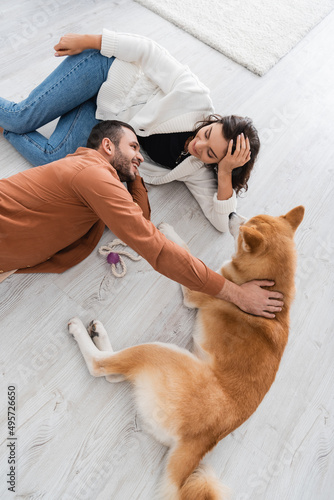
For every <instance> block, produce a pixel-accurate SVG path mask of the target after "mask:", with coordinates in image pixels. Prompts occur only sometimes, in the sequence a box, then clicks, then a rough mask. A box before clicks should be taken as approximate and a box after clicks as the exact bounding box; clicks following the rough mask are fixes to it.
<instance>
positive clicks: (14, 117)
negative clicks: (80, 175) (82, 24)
mask: <svg viewBox="0 0 334 500" xmlns="http://www.w3.org/2000/svg"><path fill="white" fill-rule="evenodd" d="M113 61H114V58H113V57H111V58H108V57H104V56H102V55H101V54H100V52H99V51H98V50H85V51H84V52H82V53H81V54H78V55H76V56H69V57H66V59H64V60H63V61H62V63H61V64H60V65H59V66H58V67H57V68H56V69H55V70H54V71H53V72H52V73H51V75H50V76H48V77H47V78H46V79H45V80H44V82H43V83H41V84H40V85H39V86H38V87H37V88H35V90H33V91H32V92H31V93H30V95H29V96H28V97H27V99H24V100H23V101H21V102H19V103H14V102H11V101H7V100H6V99H2V98H0V126H1V127H3V128H4V137H5V138H6V139H7V140H8V141H9V142H10V143H11V144H12V145H13V146H14V147H15V148H16V149H17V150H18V151H19V152H20V153H21V154H22V155H23V156H24V157H25V158H26V159H27V160H28V161H29V162H30V163H32V165H34V166H37V165H44V164H45V163H50V162H52V161H55V160H59V159H60V158H63V157H64V156H66V155H67V154H69V153H74V152H75V150H76V149H77V148H78V147H80V146H86V143H87V139H88V137H89V134H90V131H91V130H92V128H93V127H94V125H96V124H97V123H99V120H97V119H96V118H95V112H96V95H97V93H98V91H99V90H100V87H101V85H102V84H103V82H105V81H106V79H107V76H108V71H109V68H110V66H111V64H112V62H113ZM58 117H60V119H59V121H58V124H57V126H56V129H55V131H54V132H53V134H52V135H51V137H50V139H47V138H46V137H44V136H43V135H42V134H40V133H39V132H36V129H38V128H39V127H42V126H43V125H45V124H46V123H49V122H51V121H52V120H55V119H56V118H58Z"/></svg>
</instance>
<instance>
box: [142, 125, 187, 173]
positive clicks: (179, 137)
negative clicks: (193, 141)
mask: <svg viewBox="0 0 334 500" xmlns="http://www.w3.org/2000/svg"><path fill="white" fill-rule="evenodd" d="M192 135H193V132H174V133H172V134H154V135H150V136H149V137H140V136H138V141H139V144H140V145H141V146H142V148H143V149H144V150H145V151H146V153H147V154H148V155H149V157H150V158H151V160H153V161H155V162H157V163H160V165H162V166H163V167H166V168H170V169H173V168H175V167H176V165H178V164H179V163H181V161H182V160H184V159H185V158H186V157H187V156H190V154H189V153H187V154H184V155H182V156H181V153H182V152H183V151H184V146H185V143H186V141H187V139H189V137H191V136H192Z"/></svg>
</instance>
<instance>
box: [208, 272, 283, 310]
mask: <svg viewBox="0 0 334 500" xmlns="http://www.w3.org/2000/svg"><path fill="white" fill-rule="evenodd" d="M274 284H275V282H274V281H267V280H253V281H248V282H247V283H244V284H242V285H240V286H238V285H236V284H235V283H232V282H231V281H229V280H226V281H225V284H224V286H223V288H222V290H221V291H220V292H219V294H218V295H217V298H219V299H223V300H227V301H228V302H232V303H233V304H235V305H236V306H238V307H239V308H240V309H241V310H242V311H244V312H246V313H249V314H254V315H255V316H263V317H264V318H275V314H274V313H276V312H280V311H281V310H282V307H283V305H284V303H283V300H282V299H283V295H282V294H281V293H280V292H274V291H271V290H264V289H263V288H261V287H263V286H273V285H274Z"/></svg>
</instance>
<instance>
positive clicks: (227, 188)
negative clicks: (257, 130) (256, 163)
mask: <svg viewBox="0 0 334 500" xmlns="http://www.w3.org/2000/svg"><path fill="white" fill-rule="evenodd" d="M232 147H233V140H230V142H229V145H228V149H227V153H226V155H225V156H224V158H222V159H221V160H220V162H219V163H218V190H217V199H218V200H228V199H229V198H231V196H232V194H233V187H232V172H233V170H234V169H235V168H238V167H242V166H243V165H245V163H247V162H248V161H249V160H250V157H251V153H250V143H249V139H248V137H247V138H246V139H245V136H244V134H241V135H238V137H237V141H236V147H235V151H234V153H233V154H232Z"/></svg>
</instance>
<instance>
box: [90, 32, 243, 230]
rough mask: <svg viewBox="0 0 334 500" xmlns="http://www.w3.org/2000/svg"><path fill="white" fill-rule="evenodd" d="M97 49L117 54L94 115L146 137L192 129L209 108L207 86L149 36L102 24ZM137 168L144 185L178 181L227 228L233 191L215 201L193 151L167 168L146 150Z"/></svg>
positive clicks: (213, 184) (213, 186) (209, 175)
mask: <svg viewBox="0 0 334 500" xmlns="http://www.w3.org/2000/svg"><path fill="white" fill-rule="evenodd" d="M101 54H102V55H104V56H106V57H112V56H114V57H115V58H116V59H115V61H114V62H113V64H112V65H111V67H110V70H109V73H108V78H107V80H106V81H105V82H104V83H103V84H102V86H101V88H100V91H99V93H98V96H97V111H96V118H97V119H99V120H111V119H117V120H121V121H124V122H127V123H129V124H130V125H132V127H133V128H134V129H135V131H136V133H137V134H138V135H140V136H143V137H145V136H149V135H152V134H163V133H165V134H167V133H173V132H188V131H191V130H193V128H194V125H195V123H196V122H197V121H200V120H203V119H204V118H205V117H207V116H208V115H209V114H211V113H214V109H213V106H212V101H211V98H210V95H209V90H208V88H207V87H205V86H204V85H203V84H202V83H201V82H200V81H199V80H198V78H197V77H196V76H195V75H194V74H193V73H192V72H191V71H190V69H189V68H188V67H187V66H184V65H183V64H181V63H179V62H178V61H177V60H176V59H174V57H172V56H171V55H170V54H169V53H168V52H167V51H166V50H165V49H164V48H163V47H161V46H160V45H158V44H157V43H156V42H154V41H153V40H150V39H149V38H145V37H142V36H139V35H133V34H127V33H116V32H113V31H108V30H106V29H104V30H103V34H102V46H101ZM140 172H141V175H142V176H143V178H144V180H145V182H147V183H148V184H165V183H167V182H172V181H175V180H177V181H183V182H184V183H185V184H186V186H187V187H188V189H189V190H190V191H191V193H192V194H193V196H194V197H195V199H196V200H197V202H198V203H199V205H200V207H201V208H202V210H203V212H204V214H205V216H206V217H207V218H208V219H209V221H210V222H211V223H212V225H213V226H214V227H215V228H216V229H218V230H219V231H222V232H225V231H227V230H228V215H229V214H230V213H231V212H234V211H235V210H236V194H235V192H233V195H232V196H231V198H229V199H228V200H218V199H217V180H216V177H215V175H214V173H213V172H212V171H211V170H209V169H208V168H207V167H206V166H205V165H204V164H203V163H202V162H201V161H200V160H198V159H197V158H195V157H194V156H190V157H188V158H186V159H185V160H183V161H182V163H180V164H179V165H178V166H177V167H175V168H174V169H173V170H167V169H166V168H163V167H161V166H159V165H158V164H156V163H154V162H152V160H151V159H150V158H148V157H147V156H146V155H145V161H144V162H143V163H142V164H141V166H140Z"/></svg>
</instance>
